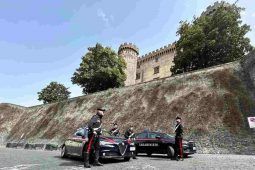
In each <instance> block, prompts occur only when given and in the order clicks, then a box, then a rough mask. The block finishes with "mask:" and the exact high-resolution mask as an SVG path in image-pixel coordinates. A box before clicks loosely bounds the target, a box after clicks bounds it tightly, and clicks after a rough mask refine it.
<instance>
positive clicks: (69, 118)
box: [0, 63, 255, 153]
mask: <svg viewBox="0 0 255 170" xmlns="http://www.w3.org/2000/svg"><path fill="white" fill-rule="evenodd" d="M239 70H240V66H239V64H238V63H234V64H227V65H224V66H221V67H215V68H211V69H207V70H203V71H198V72H194V73H190V74H185V75H181V76H176V77H172V78H166V79H161V80H158V81H152V82H149V83H145V84H140V85H135V86H130V87H125V88H120V89H110V90H107V91H104V92H100V93H95V94H92V95H88V96H82V97H79V98H75V99H70V100H69V101H67V102H63V103H55V104H49V105H41V106H35V107H31V108H27V110H26V111H25V112H24V113H23V114H22V116H21V117H20V118H19V120H18V121H17V122H16V125H14V126H13V127H12V129H11V131H10V136H9V137H10V138H9V139H15V138H18V137H19V136H20V135H21V134H23V133H24V134H25V136H26V138H27V139H30V140H33V139H38V138H40V139H55V140H59V141H61V140H63V139H64V138H66V137H67V136H68V135H70V134H72V133H73V132H74V131H75V129H76V128H78V127H80V126H82V125H84V123H86V122H87V121H88V119H89V118H90V117H91V116H92V115H93V114H94V112H95V109H96V108H97V106H99V105H103V106H105V107H106V108H107V109H108V111H107V112H106V115H105V117H104V128H106V129H109V128H110V123H111V122H113V121H117V122H118V123H119V124H120V127H121V129H122V132H123V131H124V129H126V128H127V127H128V126H129V125H131V124H132V125H134V127H135V129H136V131H141V130H144V129H151V130H162V131H163V132H167V133H173V126H174V119H175V117H176V116H177V115H179V116H181V117H182V118H183V123H184V126H185V136H186V138H192V139H193V140H195V141H196V142H197V143H198V148H199V149H200V151H201V152H204V153H214V152H220V153H229V152H230V149H229V148H231V150H232V149H233V150H234V151H233V152H235V153H239V152H242V153H243V152H244V151H245V152H246V151H247V152H249V153H250V152H254V148H255V145H254V144H255V141H254V139H253V138H252V137H254V136H251V137H249V136H250V135H253V134H252V131H251V130H250V129H249V128H248V124H247V120H246V116H247V115H252V112H253V111H254V110H255V109H254V108H255V106H254V104H253V103H254V102H253V100H252V99H251V97H250V95H249V92H248V91H247V90H246V87H245V85H244V83H243V82H242V81H241V80H240V78H239V74H238V71H239ZM0 120H1V119H0ZM2 126H3V124H2V125H1V122H0V127H2ZM0 130H1V129H0ZM254 153H255V152H254Z"/></svg>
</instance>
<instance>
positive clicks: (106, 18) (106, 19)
mask: <svg viewBox="0 0 255 170" xmlns="http://www.w3.org/2000/svg"><path fill="white" fill-rule="evenodd" d="M97 16H98V17H100V18H101V19H102V20H103V21H104V23H105V24H106V26H109V25H110V21H112V20H113V16H112V15H110V16H107V15H106V14H105V12H104V11H103V10H102V9H98V10H97Z"/></svg>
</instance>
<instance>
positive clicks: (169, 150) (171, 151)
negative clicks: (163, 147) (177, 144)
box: [167, 146, 174, 158]
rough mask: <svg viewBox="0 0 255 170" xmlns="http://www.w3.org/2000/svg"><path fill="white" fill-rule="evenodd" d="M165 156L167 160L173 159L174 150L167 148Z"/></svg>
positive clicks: (170, 147)
mask: <svg viewBox="0 0 255 170" xmlns="http://www.w3.org/2000/svg"><path fill="white" fill-rule="evenodd" d="M167 156H168V157H169V158H173V157H174V148H173V147H172V146H168V147H167Z"/></svg>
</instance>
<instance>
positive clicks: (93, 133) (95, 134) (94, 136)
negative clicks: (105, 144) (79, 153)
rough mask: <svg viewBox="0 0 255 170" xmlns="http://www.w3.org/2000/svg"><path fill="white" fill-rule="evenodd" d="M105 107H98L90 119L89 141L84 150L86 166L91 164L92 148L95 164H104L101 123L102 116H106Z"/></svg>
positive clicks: (88, 166)
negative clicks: (101, 147) (100, 160)
mask: <svg viewBox="0 0 255 170" xmlns="http://www.w3.org/2000/svg"><path fill="white" fill-rule="evenodd" d="M104 111H105V109H103V108H101V107H100V108H98V109H97V113H96V114H95V115H94V116H92V118H91V119H90V121H89V122H88V142H87V144H86V148H85V152H84V167H85V168H90V164H89V156H90V155H91V150H92V149H93V150H94V157H93V158H94V163H93V165H94V166H103V164H101V163H100V162H99V161H98V159H99V149H100V143H99V142H100V141H99V136H100V135H101V133H102V132H101V124H102V118H103V116H104Z"/></svg>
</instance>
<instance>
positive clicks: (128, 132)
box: [124, 125, 134, 139]
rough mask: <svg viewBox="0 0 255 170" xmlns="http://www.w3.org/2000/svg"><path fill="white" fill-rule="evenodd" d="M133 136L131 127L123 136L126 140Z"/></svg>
mask: <svg viewBox="0 0 255 170" xmlns="http://www.w3.org/2000/svg"><path fill="white" fill-rule="evenodd" d="M133 136H134V127H133V126H132V125H131V126H130V128H128V129H127V130H126V132H125V134H124V137H125V138H126V139H131V138H132V137H133Z"/></svg>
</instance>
